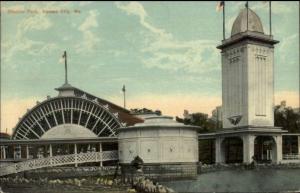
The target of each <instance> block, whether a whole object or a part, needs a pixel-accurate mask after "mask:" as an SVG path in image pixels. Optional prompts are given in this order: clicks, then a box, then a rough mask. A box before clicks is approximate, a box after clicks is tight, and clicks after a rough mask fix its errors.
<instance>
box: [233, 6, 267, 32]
mask: <svg viewBox="0 0 300 193" xmlns="http://www.w3.org/2000/svg"><path fill="white" fill-rule="evenodd" d="M247 12H248V31H254V32H259V33H264V29H263V26H262V23H261V21H260V18H259V17H258V15H257V14H256V13H255V12H254V11H252V10H251V9H249V8H248V11H247V8H244V9H243V10H241V12H240V13H239V15H238V16H237V18H236V19H235V21H234V23H233V25H232V29H231V36H233V35H235V34H238V33H241V32H245V31H247Z"/></svg>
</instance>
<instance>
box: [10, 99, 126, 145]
mask: <svg viewBox="0 0 300 193" xmlns="http://www.w3.org/2000/svg"><path fill="white" fill-rule="evenodd" d="M62 124H78V125H81V126H83V127H85V128H88V129H90V130H91V131H92V132H93V133H95V134H96V136H98V137H115V136H116V130H117V128H119V127H121V126H122V125H121V123H120V121H119V120H118V118H117V116H116V115H114V114H113V113H111V112H110V111H109V110H108V107H106V106H103V105H100V104H99V103H97V102H95V101H91V100H88V99H84V98H79V97H56V98H52V99H49V100H46V101H44V102H42V103H40V104H38V105H36V106H35V107H34V108H33V109H31V110H30V111H28V112H27V113H26V114H25V115H24V117H23V118H22V119H20V121H19V123H18V124H17V126H16V127H15V129H14V132H13V135H12V138H13V139H39V138H41V137H42V136H43V134H44V133H46V132H47V131H48V130H49V129H51V128H53V127H56V126H58V125H62Z"/></svg>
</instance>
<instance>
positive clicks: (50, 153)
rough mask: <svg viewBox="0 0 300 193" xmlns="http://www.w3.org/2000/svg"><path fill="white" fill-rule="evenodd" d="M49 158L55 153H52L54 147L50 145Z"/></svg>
mask: <svg viewBox="0 0 300 193" xmlns="http://www.w3.org/2000/svg"><path fill="white" fill-rule="evenodd" d="M49 156H50V157H52V156H53V153H52V145H51V144H49Z"/></svg>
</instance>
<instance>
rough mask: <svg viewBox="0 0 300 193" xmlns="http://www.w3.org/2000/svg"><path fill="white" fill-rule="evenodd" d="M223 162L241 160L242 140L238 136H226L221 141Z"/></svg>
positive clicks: (238, 161) (237, 161) (239, 161)
mask: <svg viewBox="0 0 300 193" xmlns="http://www.w3.org/2000/svg"><path fill="white" fill-rule="evenodd" d="M221 148H222V152H223V153H224V154H223V155H224V162H225V163H242V162H243V140H242V139H241V138H240V137H227V138H225V139H224V140H223V141H222V146H221Z"/></svg>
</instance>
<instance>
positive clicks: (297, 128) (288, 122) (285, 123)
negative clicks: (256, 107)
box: [274, 105, 300, 133]
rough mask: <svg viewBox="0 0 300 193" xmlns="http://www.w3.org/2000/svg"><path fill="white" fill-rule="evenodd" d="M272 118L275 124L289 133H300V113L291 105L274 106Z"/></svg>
mask: <svg viewBox="0 0 300 193" xmlns="http://www.w3.org/2000/svg"><path fill="white" fill-rule="evenodd" d="M274 120H275V126H277V127H282V129H284V130H288V132H290V133H300V113H299V112H298V113H297V112H295V111H294V110H293V109H292V108H291V107H282V106H281V105H277V106H275V110H274Z"/></svg>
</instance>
